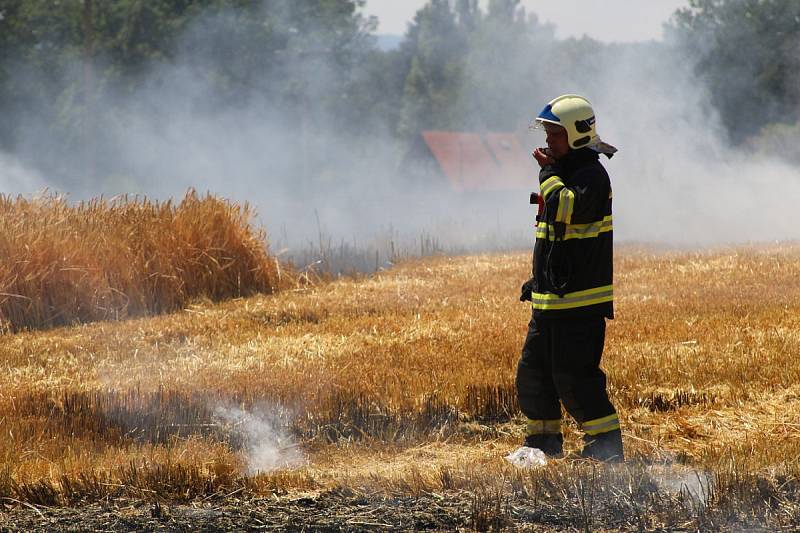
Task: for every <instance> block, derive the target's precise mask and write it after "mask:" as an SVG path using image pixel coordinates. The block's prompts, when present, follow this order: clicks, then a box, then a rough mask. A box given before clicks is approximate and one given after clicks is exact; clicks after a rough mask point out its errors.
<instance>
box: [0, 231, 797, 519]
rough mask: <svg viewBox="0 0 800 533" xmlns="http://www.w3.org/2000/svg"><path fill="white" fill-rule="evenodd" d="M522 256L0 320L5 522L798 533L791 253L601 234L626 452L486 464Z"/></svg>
mask: <svg viewBox="0 0 800 533" xmlns="http://www.w3.org/2000/svg"><path fill="white" fill-rule="evenodd" d="M529 265H530V258H529V255H528V254H527V253H518V254H502V255H501V254H498V255H485V256H473V257H457V258H449V257H441V258H434V259H425V260H418V261H408V262H405V263H403V264H401V265H399V266H397V267H396V268H394V269H392V270H391V271H387V272H383V273H380V274H377V275H375V276H373V277H370V278H365V279H343V280H339V281H336V282H332V283H328V284H324V285H320V286H317V287H309V288H305V289H301V290H286V291H283V292H280V293H277V294H275V295H271V296H254V297H250V298H246V299H236V300H232V301H228V302H223V303H219V304H213V303H210V302H207V303H196V304H193V305H191V306H189V307H188V308H187V309H185V310H183V311H180V312H178V313H175V314H172V315H164V316H158V317H153V318H143V319H135V320H128V321H125V322H113V323H112V322H99V323H94V324H89V325H83V326H78V327H71V328H61V329H53V330H49V331H38V332H37V331H33V332H21V333H17V334H7V335H5V336H3V337H0V360H1V361H2V364H3V367H4V368H3V372H0V391H2V395H0V419H1V420H3V431H2V432H0V461H2V469H0V497H2V498H3V499H2V501H3V502H5V504H6V505H7V507H8V509H9V510H8V512H6V513H4V514H0V518H2V520H4V521H5V522H4V523H2V527H7V528H10V529H19V530H29V529H31V528H34V527H38V528H43V529H50V530H58V529H63V530H68V529H70V528H75V527H80V524H93V526H92V527H96V528H98V529H100V528H106V529H116V530H125V529H129V530H135V529H143V528H152V529H155V528H156V527H160V528H173V529H180V528H182V527H193V528H197V527H205V528H208V529H214V528H216V529H230V528H235V527H238V528H250V529H257V528H265V529H269V528H271V527H277V528H287V529H301V528H302V527H303V526H304V525H306V526H309V527H311V528H317V529H322V530H348V531H349V530H381V529H388V528H394V529H434V530H442V529H455V528H463V529H477V530H491V529H500V528H506V527H511V526H514V527H518V528H519V529H521V530H529V531H559V530H562V531H576V530H580V531H587V530H611V531H667V530H668V531H697V530H701V531H719V530H727V529H737V530H741V529H746V530H748V531H775V530H781V529H784V530H794V529H796V528H798V527H800V506H798V504H797V502H798V501H800V467H799V466H798V462H797V457H800V423H798V420H797V414H796V413H797V412H798V410H799V409H800V386H798V382H800V381H799V380H798V378H799V377H800V359H798V357H797V356H798V354H800V281H798V280H800V247H798V246H796V245H781V246H779V245H775V246H769V247H762V248H758V249H756V248H737V249H724V250H722V249H721V250H715V251H712V252H707V253H693V252H685V251H654V250H649V249H645V248H633V247H627V248H626V247H623V248H621V249H620V250H618V254H617V274H616V286H617V320H615V321H613V322H610V324H609V329H608V341H607V349H606V354H605V359H604V366H605V368H606V370H607V373H608V375H609V381H610V383H611V394H612V396H613V400H614V401H615V403H616V405H617V407H618V409H619V411H620V415H621V418H622V422H623V433H624V440H625V444H626V447H627V453H628V456H629V458H630V461H629V463H628V464H627V465H625V466H624V467H608V468H605V467H599V466H597V465H593V464H591V463H588V464H587V463H584V462H578V461H570V460H562V461H556V462H553V463H552V464H550V465H548V466H547V467H545V468H543V469H540V470H534V471H523V470H517V469H515V468H514V467H511V466H510V465H508V464H507V463H506V462H505V461H504V459H503V457H504V455H506V454H507V453H508V452H509V451H511V450H513V449H514V448H515V447H516V446H517V445H518V443H519V442H520V440H521V434H522V424H521V419H520V418H519V416H518V412H517V406H516V399H515V394H514V389H513V379H514V367H515V365H516V361H517V358H518V354H519V350H520V347H521V342H522V339H523V336H524V333H525V327H526V324H527V320H528V316H529V312H530V311H529V308H528V307H527V306H526V305H525V304H522V303H520V302H518V301H517V294H518V288H519V284H520V282H521V281H523V280H524V279H527V276H528V270H529ZM566 445H567V448H568V449H569V450H575V449H577V448H578V446H579V434H578V431H577V429H576V427H575V425H574V424H573V423H571V422H570V423H568V424H567V425H566ZM232 524H235V525H232Z"/></svg>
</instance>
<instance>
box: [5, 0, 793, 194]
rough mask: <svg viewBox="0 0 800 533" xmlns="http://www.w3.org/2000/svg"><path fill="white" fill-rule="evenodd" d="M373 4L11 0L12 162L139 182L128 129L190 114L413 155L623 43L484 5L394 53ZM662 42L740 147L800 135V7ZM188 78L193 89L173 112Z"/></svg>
mask: <svg viewBox="0 0 800 533" xmlns="http://www.w3.org/2000/svg"><path fill="white" fill-rule="evenodd" d="M363 7H364V0H148V1H147V2H144V1H141V0H103V1H97V0H62V1H59V2H54V1H52V0H0V116H2V117H3V120H2V121H0V150H2V151H6V152H11V153H19V154H21V155H22V157H23V158H26V159H28V160H34V159H35V164H36V165H37V166H38V167H39V168H41V169H42V170H43V172H46V173H49V174H54V175H58V174H63V175H76V174H78V173H82V175H83V176H84V177H85V175H86V174H87V171H86V169H87V166H86V162H87V161H90V162H91V165H90V169H91V171H90V172H88V173H89V174H95V175H96V176H98V177H97V178H96V179H104V178H102V177H104V176H107V175H110V174H115V173H117V174H118V173H125V172H127V171H128V170H129V169H125V168H119V165H118V162H117V161H116V159H115V157H114V154H115V147H116V146H118V145H119V143H123V142H125V141H124V135H125V123H126V121H129V120H130V117H132V116H136V115H137V113H151V114H156V115H158V114H159V113H163V112H168V111H169V109H166V107H167V106H170V107H174V106H175V105H185V106H187V109H189V111H191V109H192V106H194V108H196V109H197V110H198V111H199V110H202V111H203V113H217V112H219V113H221V112H224V111H227V110H236V109H243V110H249V109H258V110H259V112H260V113H262V114H263V117H264V120H269V121H272V122H274V123H275V124H280V128H279V129H280V131H285V132H286V134H287V135H295V136H297V137H298V138H302V139H306V140H305V141H303V142H307V143H311V144H313V143H315V142H320V143H324V142H326V141H325V139H324V138H322V137H320V138H318V139H317V138H316V137H314V136H313V135H311V134H307V132H308V131H312V132H313V131H316V130H325V131H335V132H346V133H347V135H349V136H350V137H351V138H352V139H354V140H355V141H356V142H358V140H364V141H368V140H369V139H372V138H375V137H376V136H378V135H388V136H389V137H391V138H392V139H395V140H397V141H399V142H400V143H407V142H410V140H411V139H413V137H414V136H415V135H416V134H417V133H418V132H419V131H421V130H424V129H452V130H464V129H467V130H505V131H513V130H516V129H519V128H520V127H522V126H523V125H524V124H523V122H524V121H525V120H526V119H527V118H529V117H525V116H521V115H520V105H519V103H520V102H523V101H526V100H527V101H531V105H534V102H535V101H536V100H535V99H534V98H532V96H536V97H540V95H543V94H547V86H546V82H547V80H546V79H545V77H544V76H543V75H542V74H541V66H542V62H543V61H547V62H548V64H549V65H550V68H551V72H550V74H549V75H553V73H552V69H556V70H558V69H561V72H560V73H559V75H563V76H566V77H571V78H581V77H582V76H583V77H585V78H590V77H591V76H592V75H593V72H592V70H593V69H596V68H597V66H596V59H597V57H598V55H599V54H603V53H606V52H607V50H605V48H607V47H608V46H609V45H604V44H602V43H598V42H595V41H593V40H591V39H589V38H585V37H584V38H582V39H567V40H557V39H556V38H555V33H554V28H553V27H552V26H550V25H547V24H542V23H541V22H540V21H539V20H538V19H537V17H536V15H535V14H534V13H528V12H526V11H525V10H524V9H523V8H521V6H520V2H519V0H490V1H489V2H488V4H486V7H485V8H481V7H480V6H479V4H478V0H429V1H428V2H427V3H426V4H425V5H424V6H423V7H422V8H421V9H420V10H419V11H418V12H417V13H416V15H415V16H414V19H413V20H412V21H411V23H410V24H409V26H408V29H407V31H406V33H405V34H404V36H403V38H402V41H401V43H400V45H399V46H398V47H396V48H394V49H390V50H384V49H382V48H381V47H380V46H379V43H378V41H377V39H376V36H375V30H376V27H377V21H376V20H375V19H373V18H369V17H366V16H365V15H363ZM617 46H619V45H617ZM653 46H658V47H662V48H664V47H666V48H674V49H680V50H682V51H683V53H685V54H686V57H687V58H689V60H690V61H692V62H693V65H694V68H695V71H696V74H697V77H698V80H700V81H701V82H702V84H703V85H704V86H705V87H706V89H707V90H708V91H709V94H710V95H711V98H710V102H711V104H710V105H712V106H713V107H714V112H715V113H717V114H718V115H719V117H720V118H721V121H722V123H723V124H724V126H725V130H726V132H727V134H728V135H729V137H730V139H731V140H732V142H734V143H743V142H746V140H747V139H748V138H751V137H753V136H755V135H756V134H758V133H759V132H760V131H762V130H764V131H769V132H773V133H774V132H779V133H780V132H784V133H785V132H788V133H789V134H794V133H793V132H796V131H797V130H796V126H795V125H796V124H797V122H798V113H799V111H798V110H799V109H800V94H798V92H799V91H800V79H798V72H800V68H799V67H800V64H798V63H800V53H799V52H800V2H796V1H794V0H690V1H689V2H688V4H687V6H686V7H685V8H683V9H681V10H679V11H678V12H677V13H676V14H675V15H674V17H673V18H672V20H671V22H670V24H669V31H668V33H667V39H666V41H665V42H664V43H660V44H657V45H655V44H654V45H653ZM178 71H179V72H180V73H183V74H182V75H185V78H186V79H188V80H191V81H190V82H187V83H185V84H184V85H181V87H182V88H181V89H180V90H179V91H178V90H176V91H174V92H176V93H179V94H177V97H176V95H173V98H172V99H170V100H168V101H167V100H166V99H165V100H164V101H163V102H160V101H159V96H158V95H159V90H160V89H161V88H163V87H165V86H167V85H169V84H170V83H171V82H172V81H174V80H175V79H176V76H178V74H177V73H176V72H178ZM187 86H188V87H189V89H187V88H186V87H187ZM193 87H194V88H196V90H193V89H192V88H193ZM142 94H147V95H148V98H142V97H141V95H142ZM529 111H530V113H535V111H536V110H535V109H530V110H529ZM793 128H794V129H793ZM36 143H39V146H36V147H35V148H31V145H32V144H36ZM311 152H313V150H311ZM76 154H80V157H76ZM65 162H74V163H73V164H72V166H70V164H66V163H65ZM304 164H308V162H306V163H304ZM312 164H313V162H312ZM320 164H322V163H320ZM290 170H291V169H289V170H287V172H288V171H290Z"/></svg>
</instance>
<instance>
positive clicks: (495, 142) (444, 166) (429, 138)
mask: <svg viewBox="0 0 800 533" xmlns="http://www.w3.org/2000/svg"><path fill="white" fill-rule="evenodd" d="M422 138H423V140H424V141H425V144H426V145H427V146H428V148H429V149H430V152H431V154H432V155H433V157H434V158H435V159H436V162H437V164H438V167H439V168H440V169H441V171H442V173H443V174H444V175H445V176H446V177H447V179H448V181H449V182H450V184H451V186H452V187H453V188H454V189H455V190H457V191H464V192H471V191H485V190H498V191H500V190H520V189H529V188H530V187H531V184H533V183H535V182H536V169H535V167H534V166H533V163H532V159H531V158H530V157H529V156H528V155H527V154H526V151H525V150H524V149H523V148H522V144H521V143H520V142H519V139H518V138H517V136H516V135H514V134H513V133H487V134H485V135H483V136H481V135H479V134H477V133H466V132H449V131H424V132H422Z"/></svg>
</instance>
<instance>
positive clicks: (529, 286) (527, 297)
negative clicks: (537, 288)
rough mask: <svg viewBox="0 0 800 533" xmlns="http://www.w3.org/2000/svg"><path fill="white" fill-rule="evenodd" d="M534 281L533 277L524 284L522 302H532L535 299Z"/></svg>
mask: <svg viewBox="0 0 800 533" xmlns="http://www.w3.org/2000/svg"><path fill="white" fill-rule="evenodd" d="M533 281H534V280H533V278H531V279H529V280H528V281H526V282H525V283H523V284H522V288H521V289H520V295H519V301H520V302H530V301H531V300H532V299H533V296H532V295H531V293H532V292H533Z"/></svg>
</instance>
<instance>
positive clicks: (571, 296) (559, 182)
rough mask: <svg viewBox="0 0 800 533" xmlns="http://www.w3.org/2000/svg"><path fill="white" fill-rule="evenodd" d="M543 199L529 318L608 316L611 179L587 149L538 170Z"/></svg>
mask: <svg viewBox="0 0 800 533" xmlns="http://www.w3.org/2000/svg"><path fill="white" fill-rule="evenodd" d="M539 185H540V197H541V198H542V199H543V202H544V209H543V211H542V212H541V214H540V216H539V217H538V218H539V221H538V223H537V225H536V244H535V246H534V252H533V275H534V280H533V293H532V295H531V297H532V299H531V302H532V305H533V316H534V318H581V317H588V316H604V317H606V318H613V317H614V307H613V306H614V304H613V301H614V288H613V263H614V260H613V220H612V217H611V200H612V194H611V180H610V179H609V177H608V173H607V172H606V170H605V168H603V165H601V164H600V161H599V154H598V153H597V152H595V151H594V150H592V149H591V148H582V149H579V150H571V151H570V152H569V153H568V154H567V155H566V156H564V157H563V158H561V159H559V160H558V161H557V162H556V163H555V164H554V165H548V166H546V167H544V168H542V170H541V172H540V173H539Z"/></svg>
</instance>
